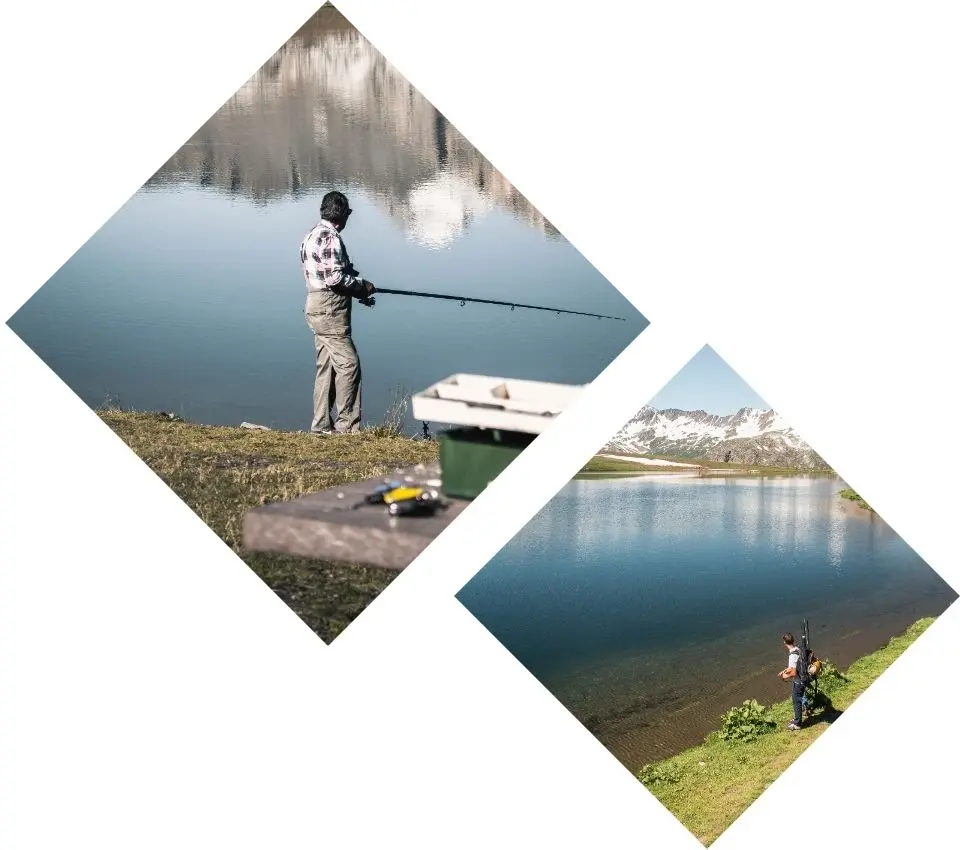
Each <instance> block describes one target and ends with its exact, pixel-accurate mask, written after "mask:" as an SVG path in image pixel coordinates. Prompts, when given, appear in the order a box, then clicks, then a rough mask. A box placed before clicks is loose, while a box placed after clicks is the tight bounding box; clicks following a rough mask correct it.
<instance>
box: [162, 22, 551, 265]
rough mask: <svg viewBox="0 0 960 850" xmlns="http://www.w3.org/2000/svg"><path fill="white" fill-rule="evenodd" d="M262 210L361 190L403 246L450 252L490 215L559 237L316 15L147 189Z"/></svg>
mask: <svg viewBox="0 0 960 850" xmlns="http://www.w3.org/2000/svg"><path fill="white" fill-rule="evenodd" d="M176 182H184V183H189V184H194V185H199V186H203V187H208V188H212V189H215V190H217V191H219V192H224V193H226V194H232V195H237V194H241V195H244V196H247V197H249V198H252V199H254V200H256V201H258V202H260V203H264V204H266V203H269V202H271V201H273V200H277V199H281V198H286V197H299V196H301V195H303V194H304V193H308V192H310V191H311V190H317V189H318V188H319V187H326V186H342V187H347V188H348V189H349V188H358V187H360V188H362V189H364V190H365V191H366V192H368V193H370V195H371V196H372V197H373V198H375V199H376V202H377V203H378V205H379V206H380V207H381V208H382V209H383V210H384V211H385V212H386V213H387V214H388V215H389V216H390V217H391V218H392V219H393V220H394V221H396V222H397V223H398V224H399V225H400V226H401V227H402V228H404V229H405V231H406V232H407V234H408V235H409V237H410V238H411V239H413V240H414V241H416V242H418V243H419V244H422V245H427V246H436V247H442V246H445V245H449V244H450V243H451V242H452V241H453V240H454V239H455V238H456V237H457V236H459V235H460V234H462V233H463V232H464V231H465V230H466V228H468V227H469V226H470V224H471V222H473V221H474V220H476V219H478V218H480V217H482V216H484V215H485V214H487V213H489V212H490V211H491V210H492V209H494V208H500V209H503V210H507V211H509V212H510V213H511V214H512V215H513V216H514V217H516V218H517V219H519V220H521V221H524V222H526V223H527V224H529V225H530V226H531V227H534V228H536V229H538V230H540V231H542V232H543V233H544V234H546V235H548V236H551V237H555V236H558V235H559V234H558V233H557V231H556V229H555V228H554V227H553V226H552V225H551V224H550V222H549V221H547V220H546V218H544V216H543V215H541V214H540V213H539V212H538V211H537V210H536V209H535V208H534V207H533V205H532V204H530V202H529V201H527V199H526V198H524V197H523V195H521V194H520V193H519V192H518V191H517V190H516V189H515V188H514V187H513V186H512V185H511V184H510V183H509V182H508V181H507V180H506V179H504V177H503V176H502V175H501V174H500V173H499V172H498V171H497V170H496V169H494V168H493V166H492V165H491V164H490V163H489V162H488V161H487V160H486V159H485V158H484V157H483V156H482V155H481V154H480V153H479V152H478V151H477V149H476V148H475V147H474V146H473V145H471V144H470V142H468V141H467V140H466V139H465V138H464V137H463V136H462V135H461V134H460V133H459V132H458V131H457V130H456V128H454V127H453V126H451V125H450V124H449V122H448V121H447V120H446V119H445V118H444V117H443V115H441V114H440V113H439V112H438V111H437V109H436V108H435V107H434V106H432V105H431V104H430V103H429V102H428V101H427V100H426V99H425V98H424V97H423V95H421V94H420V93H419V92H418V91H417V90H416V89H415V88H414V87H413V86H412V85H411V84H410V83H409V82H408V81H407V80H406V79H405V78H404V77H403V75H401V74H400V73H399V72H398V71H397V70H396V69H395V68H394V67H393V65H391V64H390V63H389V62H388V61H387V60H386V59H385V58H384V57H383V55H382V54H380V53H379V52H378V51H377V50H376V49H375V48H374V47H373V46H372V45H371V44H370V43H369V42H368V41H367V40H366V39H365V38H364V37H363V36H362V35H361V34H360V33H359V32H358V31H357V30H356V29H354V28H353V27H352V26H351V25H350V24H349V23H348V22H347V21H346V19H345V18H344V17H343V16H342V15H341V14H340V13H339V12H338V11H336V10H335V9H333V8H332V7H324V8H323V9H321V10H320V11H319V12H317V14H316V15H314V16H313V17H312V18H311V19H310V20H309V21H308V22H307V23H306V24H305V25H304V26H303V27H302V28H301V29H300V31H299V32H298V33H297V34H296V35H295V36H294V37H293V38H292V39H290V41H289V42H288V43H287V44H285V45H284V46H283V47H281V48H280V49H279V50H278V51H277V52H276V53H275V54H274V56H273V57H272V58H271V59H270V60H269V61H268V62H267V63H266V64H265V65H264V66H263V67H262V68H261V69H260V70H259V71H258V72H257V73H256V74H255V75H254V76H253V78H251V79H250V80H249V81H248V82H247V83H245V84H244V85H243V86H242V87H241V88H240V90H239V91H237V93H236V94H235V95H234V96H233V97H231V98H230V99H229V100H228V101H227V102H226V103H225V104H224V105H223V106H222V107H221V108H220V109H219V110H218V111H217V113H216V114H215V115H214V116H213V117H212V118H211V119H210V120H209V121H207V122H206V124H204V126H203V127H201V128H200V130H198V131H197V132H196V133H195V134H194V135H193V137H192V138H191V139H190V140H189V141H188V142H187V143H186V144H185V145H184V146H183V147H182V148H181V149H180V150H179V151H177V153H176V154H174V155H173V156H172V157H171V158H170V160H169V161H168V162H167V163H165V164H164V165H163V167H162V168H160V169H159V170H158V171H157V173H156V174H155V175H154V176H153V177H152V178H151V179H150V180H149V181H148V183H147V188H150V187H151V186H157V185H164V186H168V185H169V184H171V183H176Z"/></svg>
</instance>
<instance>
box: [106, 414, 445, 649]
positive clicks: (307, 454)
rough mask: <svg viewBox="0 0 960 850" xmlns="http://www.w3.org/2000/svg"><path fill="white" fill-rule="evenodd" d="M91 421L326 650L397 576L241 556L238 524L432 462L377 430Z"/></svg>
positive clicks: (118, 417)
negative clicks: (281, 504) (270, 507)
mask: <svg viewBox="0 0 960 850" xmlns="http://www.w3.org/2000/svg"><path fill="white" fill-rule="evenodd" d="M97 414H98V415H99V416H100V418H101V419H102V420H103V421H104V422H105V423H106V424H107V425H108V426H109V427H110V428H111V429H112V430H113V431H114V433H116V434H117V436H119V437H120V439H122V440H123V441H124V442H125V443H126V444H127V445H128V446H129V447H130V448H131V449H132V450H133V452H134V453H135V454H136V455H137V456H138V457H139V458H140V459H141V460H142V461H143V462H144V463H146V465H147V466H148V467H150V469H151V470H153V472H154V473H156V474H157V475H158V476H159V477H160V479H161V480H162V481H163V482H164V483H165V484H167V486H168V487H170V488H171V489H172V490H173V491H174V492H175V493H176V494H177V495H178V496H179V497H180V498H181V499H183V501H184V502H186V503H187V505H188V506H189V507H190V508H191V509H192V510H193V512H194V513H196V514H197V516H199V517H200V519H202V520H203V521H204V522H205V523H206V524H207V525H208V526H210V528H211V529H212V530H213V531H214V532H215V533H216V534H217V536H218V537H220V539H221V540H223V541H224V543H226V544H227V545H228V546H229V547H230V548H231V549H233V551H234V552H236V553H237V555H239V556H240V558H241V559H242V560H243V562H244V563H245V564H246V565H247V566H248V567H250V569H252V570H253V571H254V572H255V573H256V574H257V575H258V576H259V577H260V578H261V579H262V580H263V581H264V582H265V583H266V584H267V585H268V586H269V587H270V588H271V589H272V590H273V591H274V593H276V594H277V595H278V596H279V597H280V598H281V599H282V600H283V601H284V602H285V603H286V604H287V605H288V606H289V607H290V608H292V609H293V611H294V612H295V613H296V614H297V615H298V616H299V617H300V618H301V619H302V620H303V621H304V622H305V623H306V624H307V625H308V626H309V627H310V628H311V629H312V630H313V631H314V632H315V633H316V634H317V635H318V636H319V637H320V638H321V639H323V640H324V641H326V642H328V643H329V642H330V641H331V640H333V639H334V638H335V637H336V636H337V635H338V634H340V632H342V631H343V630H344V629H345V628H346V627H347V626H348V625H349V624H350V622H351V621H352V620H353V619H355V618H356V617H357V616H358V615H359V614H360V613H361V612H362V611H363V609H364V608H366V607H367V605H369V604H370V602H372V601H373V600H374V598H376V596H377V595H378V594H379V593H380V592H381V591H382V590H383V589H384V588H385V587H386V586H387V585H388V584H389V583H390V581H392V579H393V578H395V577H396V573H395V572H394V571H393V570H383V569H377V568H375V567H364V566H360V565H358V564H342V563H333V562H328V561H319V560H313V559H307V558H297V557H294V556H290V555H280V554H271V553H264V552H251V551H248V550H246V549H244V548H243V545H242V543H241V540H242V529H243V517H244V515H245V514H246V512H247V511H248V510H249V509H251V508H254V507H258V506H259V505H262V504H264V503H265V502H272V501H277V500H287V499H294V498H297V497H298V496H301V495H304V494H305V493H309V492H313V491H316V490H322V489H325V488H327V487H334V486H336V485H338V484H345V483H348V482H351V481H360V480H363V479H365V478H369V477H373V476H379V475H385V474H387V473H388V472H390V471H391V470H393V469H394V468H396V467H400V466H409V465H413V464H416V463H424V462H430V461H433V460H435V459H436V457H437V444H436V443H434V442H431V441H427V440H413V439H411V438H409V437H402V436H397V435H395V434H392V433H390V432H389V430H388V429H386V428H371V429H370V430H368V431H362V432H361V433H360V434H351V435H343V436H333V437H323V438H318V437H314V436H311V435H310V434H307V433H303V432H298V431H258V430H248V429H246V428H238V427H221V426H213V425H199V424H195V423H190V422H183V421H180V420H178V419H171V418H170V416H168V415H167V414H163V413H144V412H130V411H120V410H98V411H97Z"/></svg>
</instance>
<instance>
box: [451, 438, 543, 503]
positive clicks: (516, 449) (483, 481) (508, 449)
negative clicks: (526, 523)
mask: <svg viewBox="0 0 960 850" xmlns="http://www.w3.org/2000/svg"><path fill="white" fill-rule="evenodd" d="M437 436H438V439H439V441H440V477H441V479H442V480H443V487H442V489H443V494H444V495H445V496H448V497H449V498H451V499H475V498H476V497H477V496H478V495H480V493H481V492H482V491H483V490H484V489H485V488H486V486H487V485H488V484H489V483H490V482H491V481H493V479H494V478H496V477H497V476H498V475H499V474H500V473H501V472H503V470H504V469H506V468H507V467H508V466H509V465H510V464H511V463H512V462H513V461H514V459H515V458H516V457H517V455H519V454H520V452H522V451H523V450H524V449H525V448H526V447H527V446H529V445H530V443H532V442H533V441H534V440H535V439H536V438H537V435H536V434H521V433H517V432H515V431H500V430H497V429H494V428H454V429H451V430H449V431H441V432H440V433H439V434H438V435H437Z"/></svg>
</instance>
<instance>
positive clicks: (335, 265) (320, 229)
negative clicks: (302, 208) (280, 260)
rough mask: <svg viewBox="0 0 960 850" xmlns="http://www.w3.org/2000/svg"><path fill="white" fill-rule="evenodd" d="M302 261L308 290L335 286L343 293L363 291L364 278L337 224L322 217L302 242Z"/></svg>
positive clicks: (314, 290)
mask: <svg viewBox="0 0 960 850" xmlns="http://www.w3.org/2000/svg"><path fill="white" fill-rule="evenodd" d="M300 262H301V263H302V265H303V277H304V280H305V281H306V283H307V291H308V292H316V291H322V290H324V289H332V290H334V291H335V292H340V293H343V294H347V293H349V294H351V295H359V294H362V292H363V278H362V277H360V275H358V274H357V270H356V269H355V268H354V267H353V264H352V263H351V262H350V257H349V255H348V254H347V249H346V246H345V245H344V244H343V240H342V239H341V238H340V234H339V233H338V232H337V230H336V228H335V227H334V226H333V225H332V224H331V223H330V222H329V221H324V220H322V219H321V220H320V221H319V222H318V223H317V225H316V226H315V227H314V228H313V230H311V231H310V232H309V233H308V234H307V235H306V236H305V237H304V239H303V242H302V243H301V245H300Z"/></svg>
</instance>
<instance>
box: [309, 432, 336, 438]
mask: <svg viewBox="0 0 960 850" xmlns="http://www.w3.org/2000/svg"><path fill="white" fill-rule="evenodd" d="M310 433H311V434H312V435H313V436H314V437H332V436H333V435H334V434H335V433H336V431H329V430H327V431H311V432H310Z"/></svg>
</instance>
